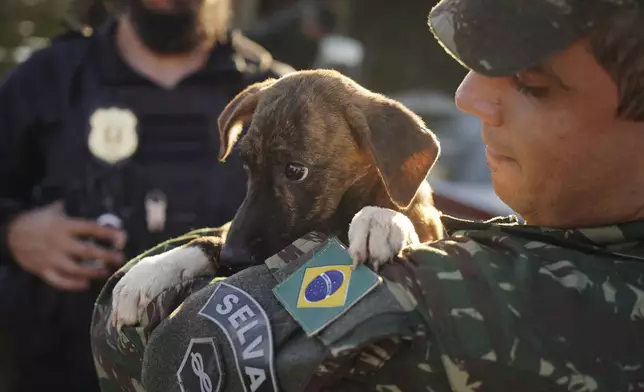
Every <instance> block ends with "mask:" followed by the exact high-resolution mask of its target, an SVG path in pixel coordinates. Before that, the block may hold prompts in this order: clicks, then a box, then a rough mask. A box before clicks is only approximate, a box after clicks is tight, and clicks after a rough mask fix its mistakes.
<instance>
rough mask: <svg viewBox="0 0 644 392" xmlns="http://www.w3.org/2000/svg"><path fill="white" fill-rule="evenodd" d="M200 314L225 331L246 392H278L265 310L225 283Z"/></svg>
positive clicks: (220, 284)
mask: <svg viewBox="0 0 644 392" xmlns="http://www.w3.org/2000/svg"><path fill="white" fill-rule="evenodd" d="M199 315H201V316H203V317H206V318H208V319H209V320H211V321H213V322H214V323H215V324H217V325H218V326H219V328H221V329H222V330H223V331H224V333H225V334H226V337H227V338H228V341H229V342H230V345H231V347H232V350H233V354H234V356H235V363H236V365H237V371H238V373H239V377H240V379H241V382H242V385H243V386H244V390H245V391H246V392H277V391H278V388H277V378H276V377H275V368H274V364H273V333H272V331H271V324H270V321H269V320H268V316H267V315H266V312H265V311H264V309H263V308H262V307H261V306H260V305H259V303H257V301H256V300H255V299H254V298H253V297H251V296H250V295H249V294H248V293H246V292H245V291H244V290H241V289H239V288H237V287H235V286H232V285H229V284H227V283H224V282H221V283H219V286H218V287H217V288H216V289H215V291H214V292H213V293H212V295H211V296H210V298H209V299H208V301H207V302H206V304H205V305H204V307H203V308H202V309H201V310H200V311H199Z"/></svg>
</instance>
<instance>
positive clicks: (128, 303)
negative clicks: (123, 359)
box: [111, 246, 212, 330]
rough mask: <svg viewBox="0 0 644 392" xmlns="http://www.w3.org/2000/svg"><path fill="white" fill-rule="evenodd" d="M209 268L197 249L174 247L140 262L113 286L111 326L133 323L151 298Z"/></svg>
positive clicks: (210, 267) (193, 247)
mask: <svg viewBox="0 0 644 392" xmlns="http://www.w3.org/2000/svg"><path fill="white" fill-rule="evenodd" d="M211 269H212V265H211V263H210V262H209V260H208V257H207V256H206V254H205V253H204V252H203V251H202V250H201V249H200V248H199V247H197V246H186V247H180V248H175V249H172V250H169V251H167V252H165V253H161V254H159V255H155V256H150V257H145V258H143V259H141V260H140V261H139V262H138V264H136V265H135V266H134V267H132V268H131V269H130V270H129V271H128V272H127V273H126V274H125V275H124V276H123V277H122V278H121V280H120V281H119V282H118V283H117V284H116V286H115V287H114V291H113V292H112V312H113V313H112V318H111V319H112V323H115V324H116V326H117V328H118V329H119V330H120V329H121V327H123V326H127V325H135V324H137V323H138V322H139V321H140V320H141V317H142V315H143V312H144V311H145V309H146V308H147V306H148V305H149V304H150V302H151V301H152V299H154V298H156V297H157V296H158V295H159V294H161V293H163V292H164V291H165V290H167V289H169V288H172V287H173V286H175V285H177V284H180V283H181V282H183V281H186V280H189V279H191V278H194V277H196V276H198V275H200V274H202V273H206V272H209V271H210V270H211Z"/></svg>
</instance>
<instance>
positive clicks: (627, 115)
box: [589, 7, 644, 121]
mask: <svg viewBox="0 0 644 392" xmlns="http://www.w3.org/2000/svg"><path fill="white" fill-rule="evenodd" d="M589 41H590V50H591V52H592V53H593V55H594V56H595V58H596V59H597V61H598V62H599V64H600V65H601V66H602V67H603V68H604V69H605V70H606V71H607V72H608V74H609V75H610V76H611V77H612V78H613V80H614V81H615V84H616V85H617V89H618V93H619V106H618V108H617V116H618V117H620V118H623V119H625V120H631V121H644V7H638V8H636V9H635V10H633V9H632V8H631V9H628V10H623V11H618V12H617V13H616V14H615V15H613V16H612V17H611V18H609V19H608V20H607V21H606V23H604V24H602V25H600V26H598V27H596V28H595V29H593V31H592V32H591V33H590V35H589Z"/></svg>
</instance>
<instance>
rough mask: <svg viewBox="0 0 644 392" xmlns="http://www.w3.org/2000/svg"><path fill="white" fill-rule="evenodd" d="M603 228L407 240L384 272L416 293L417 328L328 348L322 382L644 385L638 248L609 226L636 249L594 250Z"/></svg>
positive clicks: (596, 388)
mask: <svg viewBox="0 0 644 392" xmlns="http://www.w3.org/2000/svg"><path fill="white" fill-rule="evenodd" d="M598 232H599V230H594V231H588V232H587V233H586V234H587V235H585V236H583V235H581V234H580V231H573V230H568V231H563V230H562V231H555V230H547V229H542V228H534V227H510V226H503V225H502V224H499V225H485V226H482V225H478V226H477V225H473V227H472V228H469V229H464V230H459V231H456V232H452V233H451V234H452V235H451V236H450V237H449V238H448V239H446V240H443V241H440V242H437V243H433V244H426V245H421V246H417V247H414V248H410V249H407V250H406V251H405V253H404V260H402V262H399V263H396V264H390V265H388V266H386V267H385V268H384V269H383V270H382V271H381V275H382V276H383V277H384V278H386V285H387V287H390V288H391V287H398V288H403V289H404V291H405V293H406V294H407V295H405V296H399V298H402V300H401V303H404V302H408V301H409V298H413V299H414V301H412V302H411V303H409V302H408V308H409V309H412V308H413V309H414V310H415V312H414V313H415V314H416V315H417V316H418V317H419V318H420V320H421V321H420V322H419V323H418V324H417V325H418V326H421V327H422V330H421V331H419V332H418V334H420V335H422V336H418V334H417V335H416V336H400V337H398V336H397V337H396V338H392V339H389V340H385V341H382V342H379V343H374V344H370V345H368V346H366V347H360V348H359V349H357V350H354V351H353V352H352V354H351V355H350V356H345V357H342V358H334V357H331V358H330V359H327V361H326V362H325V363H324V365H323V366H321V367H319V368H318V370H317V373H316V380H315V381H317V382H319V384H320V385H324V386H325V387H327V388H329V387H330V386H333V388H331V389H332V390H338V391H342V390H343V389H342V387H343V386H344V385H351V386H352V387H353V388H354V390H356V389H357V390H361V389H360V388H357V387H356V385H360V386H362V388H363V389H368V390H379V391H417V390H435V391H444V390H447V391H449V390H454V391H477V392H489V391H513V390H521V391H527V392H531V391H534V392H537V391H587V392H591V391H592V392H601V391H606V392H608V391H611V392H613V391H633V390H638V389H641V388H642V384H641V380H642V377H644V360H643V359H642V355H641V352H642V351H641V350H642V349H643V347H644V346H642V345H641V344H640V342H642V341H643V340H642V337H643V336H644V333H643V332H642V330H643V329H642V320H643V319H644V318H643V317H642V314H644V312H642V309H643V308H644V306H643V305H642V303H644V302H643V298H644V283H643V282H644V263H642V262H641V253H642V250H641V249H642V247H639V248H638V246H636V245H637V242H633V241H632V240H631V241H630V242H629V241H628V240H625V239H622V238H621V236H626V234H623V233H627V231H626V230H622V231H621V232H620V230H617V229H615V228H609V229H605V230H604V232H602V233H600V234H602V235H603V236H604V237H606V238H607V239H606V242H608V241H611V242H610V243H611V244H613V245H612V246H613V247H614V246H616V245H614V244H615V243H618V241H622V242H624V243H626V244H627V245H626V247H625V249H627V250H629V252H631V253H636V252H639V253H638V254H639V256H637V255H636V256H637V257H633V258H631V259H630V260H629V258H628V257H627V255H625V253H627V252H626V251H624V250H620V252H618V253H611V252H610V251H607V250H604V251H598V250H597V247H591V246H588V243H589V241H588V238H587V237H590V236H591V235H592V236H599V234H598ZM627 234H628V233H627ZM638 249H640V250H638ZM345 343H346V342H345ZM335 386H338V388H335ZM318 390H324V389H323V388H321V389H318ZM348 390H351V388H349V389H348Z"/></svg>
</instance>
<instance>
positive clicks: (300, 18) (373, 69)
mask: <svg viewBox="0 0 644 392" xmlns="http://www.w3.org/2000/svg"><path fill="white" fill-rule="evenodd" d="M434 4H435V1H432V0H398V1H396V2H391V1H389V0H235V8H236V9H235V19H234V26H235V27H236V28H238V29H241V30H242V31H243V32H244V33H245V34H246V35H247V36H248V37H250V38H251V39H253V40H255V41H257V42H258V43H260V44H261V45H263V46H264V47H266V48H267V49H268V50H269V51H270V52H272V53H273V55H274V57H276V58H277V59H278V60H281V61H284V62H286V63H288V64H291V65H292V66H294V67H296V68H298V69H305V68H321V67H323V68H335V69H338V70H339V71H341V72H343V73H345V74H347V75H349V76H351V77H352V78H354V79H356V80H357V81H358V82H360V83H361V84H363V85H364V86H366V87H367V88H369V89H371V90H374V91H377V92H380V93H384V94H386V95H388V96H390V97H392V98H395V99H398V100H399V101H401V102H402V103H403V104H405V105H406V106H407V107H409V108H410V109H411V110H413V111H415V112H416V113H418V114H419V115H421V116H422V117H423V118H424V119H425V121H426V122H427V124H428V125H429V127H430V128H431V129H432V130H433V131H434V132H436V133H437V134H438V136H439V139H440V141H441V145H442V156H441V158H440V160H439V163H438V165H437V167H436V168H435V169H434V170H433V172H432V175H431V177H430V182H431V183H432V185H433V187H434V188H435V189H436V190H437V191H438V192H439V193H440V194H442V195H446V196H447V197H449V198H450V199H453V200H457V201H458V202H460V203H464V204H465V205H468V206H472V208H474V209H483V210H485V211H486V212H488V213H490V214H492V215H497V214H506V213H511V211H510V210H509V209H508V208H507V206H505V204H503V203H502V202H501V201H500V200H499V199H498V198H497V197H496V195H495V194H494V193H493V191H492V188H491V185H490V179H489V173H488V169H487V167H486V164H485V149H484V146H483V145H482V143H481V140H480V136H479V131H478V128H479V124H478V120H476V119H475V118H473V117H471V116H466V115H463V114H461V113H460V112H459V111H458V110H457V109H456V107H455V106H454V102H453V95H454V91H455V89H456V88H457V86H458V84H459V83H460V81H461V80H462V78H463V77H464V76H465V73H466V71H465V70H464V69H463V68H462V67H461V66H460V65H458V63H456V62H455V61H454V60H453V59H452V58H450V57H449V56H448V55H447V54H446V53H445V52H444V51H443V50H442V49H441V48H440V46H439V45H438V43H437V42H436V41H435V40H434V38H433V37H432V35H431V33H430V32H429V30H428V28H427V23H426V22H427V14H428V12H429V10H430V9H431V8H432V6H433V5H434ZM103 17H104V9H103V6H102V1H101V0H0V78H3V77H4V76H5V75H6V73H7V72H8V71H9V70H10V69H11V68H12V67H13V66H14V65H15V64H17V63H20V62H22V61H25V60H26V59H27V58H28V57H29V56H30V54H31V53H33V51H35V50H38V49H39V48H42V47H44V46H46V45H48V43H49V42H50V40H51V39H53V38H55V37H56V36H58V35H61V34H65V33H67V32H69V31H70V30H76V31H83V32H85V33H86V34H91V27H92V26H95V25H97V24H98V23H100V22H101V21H102V18H103ZM464 215H467V214H466V213H465V214H464ZM475 215H476V211H473V212H472V216H473V217H476V216H475Z"/></svg>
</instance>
